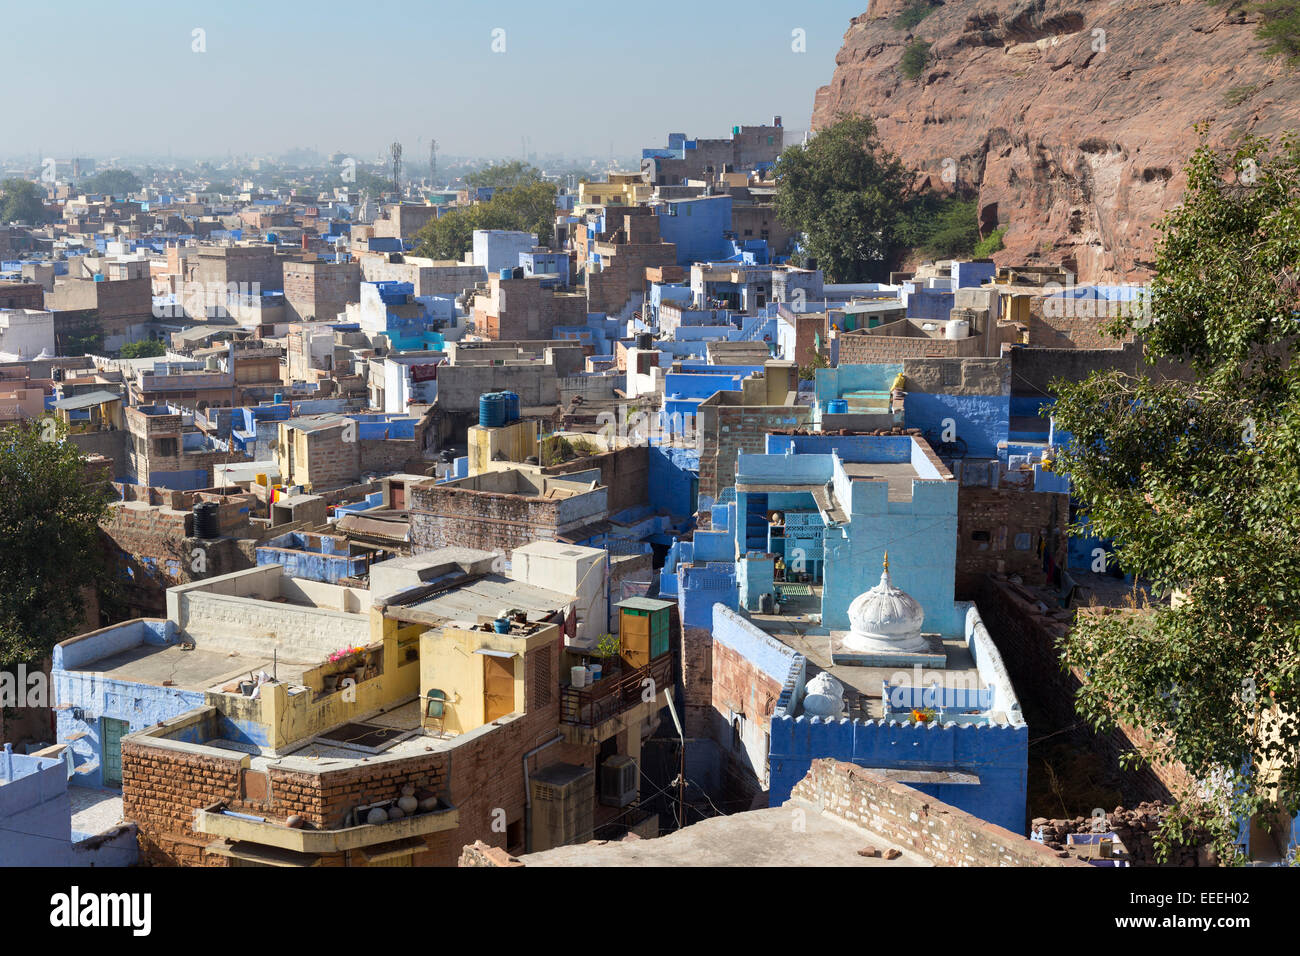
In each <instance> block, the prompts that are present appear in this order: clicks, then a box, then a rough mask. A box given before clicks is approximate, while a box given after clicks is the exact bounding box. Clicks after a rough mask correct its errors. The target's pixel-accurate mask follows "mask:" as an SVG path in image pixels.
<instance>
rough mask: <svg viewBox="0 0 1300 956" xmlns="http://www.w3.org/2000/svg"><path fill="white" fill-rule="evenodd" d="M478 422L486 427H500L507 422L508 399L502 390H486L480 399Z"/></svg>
mask: <svg viewBox="0 0 1300 956" xmlns="http://www.w3.org/2000/svg"><path fill="white" fill-rule="evenodd" d="M478 423H479V424H480V425H482V426H483V427H484V428H500V427H501V426H502V425H504V424H505V423H506V399H505V396H504V395H502V394H501V393H500V392H485V393H484V394H482V395H480V396H479V399H478Z"/></svg>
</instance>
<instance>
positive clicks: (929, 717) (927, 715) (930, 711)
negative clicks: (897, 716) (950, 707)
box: [912, 707, 939, 724]
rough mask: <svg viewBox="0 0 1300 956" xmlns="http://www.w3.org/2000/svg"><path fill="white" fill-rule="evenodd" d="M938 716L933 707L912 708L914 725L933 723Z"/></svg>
mask: <svg viewBox="0 0 1300 956" xmlns="http://www.w3.org/2000/svg"><path fill="white" fill-rule="evenodd" d="M938 716H939V714H938V712H937V711H936V710H935V709H934V708H933V707H913V708H912V723H914V724H929V723H933V722H934V721H935V720H936V719H937V718H938Z"/></svg>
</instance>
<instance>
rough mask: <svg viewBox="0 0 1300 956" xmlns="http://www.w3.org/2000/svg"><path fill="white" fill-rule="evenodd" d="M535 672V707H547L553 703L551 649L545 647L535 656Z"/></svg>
mask: <svg viewBox="0 0 1300 956" xmlns="http://www.w3.org/2000/svg"><path fill="white" fill-rule="evenodd" d="M535 657H536V666H535V670H534V671H533V706H534V707H545V706H546V705H547V704H549V703H550V702H551V681H552V678H551V649H550V647H543V648H542V649H541V650H540V651H537V652H536V654H535Z"/></svg>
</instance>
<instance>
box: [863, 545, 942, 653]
mask: <svg viewBox="0 0 1300 956" xmlns="http://www.w3.org/2000/svg"><path fill="white" fill-rule="evenodd" d="M924 621H925V612H924V611H923V610H922V609H921V605H920V604H919V603H917V601H916V599H915V598H914V597H912V596H911V595H910V594H908V593H907V592H906V591H904V590H902V589H901V588H896V587H894V584H893V582H892V581H890V579H889V555H888V554H886V555H885V570H884V573H883V574H881V575H880V583H879V584H877V585H876V586H875V587H874V588H872V589H871V590H870V591H866V592H865V593H863V594H859V595H858V596H857V597H856V598H854V599H853V603H852V604H850V605H849V627H850V633H849V636H848V637H846V638H845V639H844V644H845V646H846V647H848V648H850V649H852V650H858V651H861V652H864V653H879V652H889V651H916V650H922V649H924V648H925V647H926V646H927V645H926V641H925V638H923V637H922V636H921V624H922V623H923V622H924Z"/></svg>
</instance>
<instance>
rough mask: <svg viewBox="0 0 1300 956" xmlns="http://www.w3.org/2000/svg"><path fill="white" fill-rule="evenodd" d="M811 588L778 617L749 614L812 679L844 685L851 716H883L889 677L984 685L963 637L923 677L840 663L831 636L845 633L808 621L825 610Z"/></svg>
mask: <svg viewBox="0 0 1300 956" xmlns="http://www.w3.org/2000/svg"><path fill="white" fill-rule="evenodd" d="M778 586H779V585H778ZM811 590H812V592H813V593H812V594H811V595H809V596H806V597H795V598H793V599H787V600H786V601H785V602H783V603H782V605H781V610H782V613H781V614H779V615H776V614H759V613H755V612H746V614H747V615H748V617H749V620H750V622H751V623H752V624H754V625H755V626H756V627H758V628H761V629H762V630H763V631H764V632H765V633H767V634H770V635H772V636H773V637H775V638H776V639H777V640H779V641H780V642H781V643H782V644H784V645H786V646H787V647H789V648H791V649H792V650H795V651H797V652H798V653H800V654H802V655H803V656H804V657H805V658H807V660H808V665H809V666H808V671H807V679H808V680H812V679H813V677H815V676H816V675H817V674H819V673H821V672H822V671H825V672H826V673H828V674H830V675H831V676H832V677H834V678H835V679H836V680H837V681H839V682H840V683H841V684H843V685H844V706H845V716H846V717H849V718H850V719H852V718H860V719H862V720H880V719H881V718H883V717H884V716H885V707H884V701H883V700H882V697H881V695H882V693H883V686H882V685H883V684H884V683H885V682H886V681H889V682H891V683H893V684H894V685H895V686H908V687H916V686H929V685H930V684H931V683H932V682H935V683H937V684H938V685H939V686H940V687H948V688H954V689H963V688H964V689H976V688H982V687H983V683H982V681H981V680H980V676H979V670H978V668H977V667H976V666H975V659H974V658H973V657H971V653H970V649H969V648H967V646H966V642H965V640H963V639H961V638H945V639H944V641H943V648H944V652H945V655H946V657H947V662H946V663H947V666H946V667H944V668H935V667H926V666H924V665H922V666H921V669H920V677H921V679H920V680H919V681H918V680H917V671H916V669H915V668H914V667H910V666H903V665H897V666H894V665H891V666H887V667H863V666H859V665H853V664H836V663H835V662H834V661H833V660H832V659H831V639H832V637H836V638H840V637H842V636H843V633H844V632H842V631H835V632H833V633H832V632H831V631H829V630H827V629H826V628H824V627H821V626H820V625H816V624H812V623H810V622H809V621H808V620H807V619H806V615H807V614H808V613H813V614H815V613H817V612H819V611H820V610H821V590H822V589H821V588H820V587H813V588H811ZM1005 720H1006V716H1005V715H1004V714H1002V713H1000V712H989V722H990V723H1002V722H1005Z"/></svg>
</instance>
